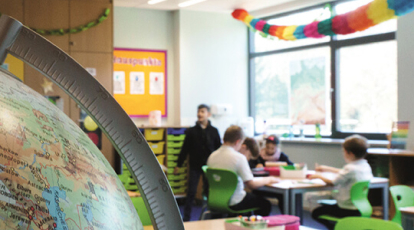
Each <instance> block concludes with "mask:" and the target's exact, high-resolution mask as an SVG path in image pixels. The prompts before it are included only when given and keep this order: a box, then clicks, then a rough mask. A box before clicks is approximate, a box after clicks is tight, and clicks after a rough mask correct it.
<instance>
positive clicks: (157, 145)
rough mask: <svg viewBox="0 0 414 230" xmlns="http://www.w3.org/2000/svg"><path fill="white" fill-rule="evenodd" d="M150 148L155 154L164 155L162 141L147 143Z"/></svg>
mask: <svg viewBox="0 0 414 230" xmlns="http://www.w3.org/2000/svg"><path fill="white" fill-rule="evenodd" d="M148 144H149V146H150V148H151V149H152V151H153V152H154V153H155V154H162V153H164V144H165V142H164V141H159V142H148Z"/></svg>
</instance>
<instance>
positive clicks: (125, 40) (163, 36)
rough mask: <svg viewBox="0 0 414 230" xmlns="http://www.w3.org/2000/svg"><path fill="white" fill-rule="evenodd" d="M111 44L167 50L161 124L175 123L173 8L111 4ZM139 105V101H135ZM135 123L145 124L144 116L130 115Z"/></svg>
mask: <svg viewBox="0 0 414 230" xmlns="http://www.w3.org/2000/svg"><path fill="white" fill-rule="evenodd" d="M114 18H115V19H114V47H115V48H135V49H138V48H139V49H156V50H167V83H168V86H167V106H168V107H167V110H168V117H167V118H163V119H162V123H163V124H164V125H178V122H179V119H178V118H179V115H178V116H177V114H176V111H175V110H176V109H177V106H176V104H177V101H176V99H175V98H176V97H175V94H176V92H178V91H177V90H175V88H174V81H175V77H174V63H175V61H174V39H173V38H174V33H176V31H175V29H174V22H173V12H171V11H161V10H143V9H137V8H125V7H115V8H114ZM137 106H139V105H137ZM133 120H134V122H135V124H137V125H138V126H141V125H142V124H148V119H147V118H134V119H133Z"/></svg>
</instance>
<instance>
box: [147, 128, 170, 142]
mask: <svg viewBox="0 0 414 230" xmlns="http://www.w3.org/2000/svg"><path fill="white" fill-rule="evenodd" d="M164 131H165V129H145V130H144V136H145V139H146V140H147V141H162V140H163V139H164Z"/></svg>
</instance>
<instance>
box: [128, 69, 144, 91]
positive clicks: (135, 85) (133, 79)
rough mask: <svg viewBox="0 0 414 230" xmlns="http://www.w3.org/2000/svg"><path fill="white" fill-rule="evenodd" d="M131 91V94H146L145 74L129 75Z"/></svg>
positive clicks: (131, 73)
mask: <svg viewBox="0 0 414 230" xmlns="http://www.w3.org/2000/svg"><path fill="white" fill-rule="evenodd" d="M129 88H130V89H129V90H130V92H129V93H130V94H144V93H145V74H144V72H130V73H129Z"/></svg>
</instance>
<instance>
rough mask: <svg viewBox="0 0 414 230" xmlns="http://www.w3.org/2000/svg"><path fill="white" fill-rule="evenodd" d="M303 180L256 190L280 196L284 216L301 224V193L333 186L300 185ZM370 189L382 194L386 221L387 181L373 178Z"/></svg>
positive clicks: (282, 180) (327, 188)
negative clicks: (292, 217)
mask: <svg viewBox="0 0 414 230" xmlns="http://www.w3.org/2000/svg"><path fill="white" fill-rule="evenodd" d="M302 181H304V180H303V179H281V182H280V183H276V184H271V185H267V186H264V187H261V188H259V189H257V190H258V191H264V192H267V193H276V194H282V195H283V200H284V204H285V205H284V207H283V212H284V213H285V214H290V215H295V216H298V217H300V221H301V224H303V204H302V203H303V198H302V197H303V193H306V192H312V191H324V190H332V189H333V188H334V187H333V186H328V185H326V184H325V183H324V182H323V181H320V182H319V183H317V182H312V183H307V182H305V183H301V182H302ZM369 187H370V188H380V189H381V192H382V206H383V212H384V220H388V205H389V203H388V202H389V201H388V179H387V178H381V177H374V178H373V179H372V180H371V183H370V186H369Z"/></svg>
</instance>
